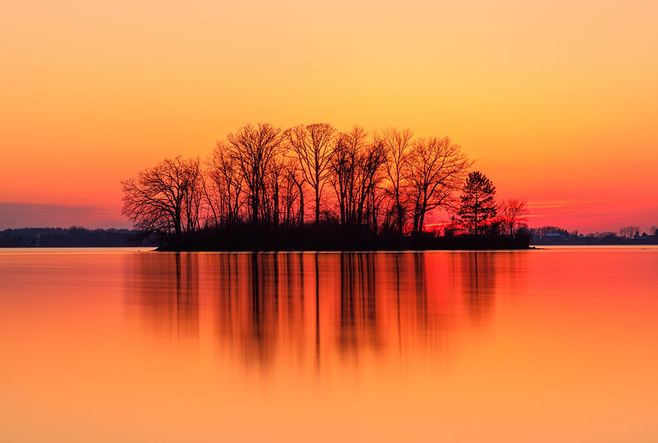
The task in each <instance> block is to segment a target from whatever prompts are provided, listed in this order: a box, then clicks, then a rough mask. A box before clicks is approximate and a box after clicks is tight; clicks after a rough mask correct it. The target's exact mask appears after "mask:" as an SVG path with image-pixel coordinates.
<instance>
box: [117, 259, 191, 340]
mask: <svg viewBox="0 0 658 443" xmlns="http://www.w3.org/2000/svg"><path fill="white" fill-rule="evenodd" d="M128 273H129V274H130V278H128V279H127V280H126V281H127V282H128V287H127V291H126V293H127V296H126V305H127V307H128V309H129V311H133V310H134V311H137V312H138V314H139V317H140V318H142V319H143V321H144V323H145V324H147V325H148V327H150V328H153V329H155V330H156V331H157V332H158V333H160V334H164V335H166V336H170V337H190V336H194V337H195V336H198V333H199V267H198V260H197V255H194V254H187V253H171V254H169V253H167V254H158V255H157V256H156V255H153V254H139V255H137V256H136V260H135V262H134V263H131V267H130V268H129V269H128Z"/></svg>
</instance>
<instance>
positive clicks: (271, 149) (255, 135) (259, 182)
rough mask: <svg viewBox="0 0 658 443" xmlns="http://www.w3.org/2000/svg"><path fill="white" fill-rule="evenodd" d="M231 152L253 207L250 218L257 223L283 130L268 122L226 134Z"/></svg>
mask: <svg viewBox="0 0 658 443" xmlns="http://www.w3.org/2000/svg"><path fill="white" fill-rule="evenodd" d="M226 139H227V141H228V144H227V147H228V149H229V155H230V156H231V157H232V158H233V160H234V161H235V163H236V165H237V167H238V170H239V171H240V174H241V175H242V178H243V179H244V181H245V184H246V185H247V186H246V188H247V189H246V190H247V196H248V198H249V202H250V206H251V221H252V224H253V225H254V226H257V225H258V220H259V216H260V213H261V210H262V208H261V204H262V202H263V199H264V194H265V186H266V175H267V174H268V172H269V171H270V166H271V163H272V161H273V160H274V157H275V156H276V155H277V154H278V153H279V151H280V149H281V129H280V128H275V127H274V126H272V125H271V124H269V123H259V124H258V125H257V126H256V127H254V126H252V125H251V124H248V125H246V126H243V127H242V128H240V129H238V131H237V132H236V133H235V134H233V133H231V134H229V135H227V136H226Z"/></svg>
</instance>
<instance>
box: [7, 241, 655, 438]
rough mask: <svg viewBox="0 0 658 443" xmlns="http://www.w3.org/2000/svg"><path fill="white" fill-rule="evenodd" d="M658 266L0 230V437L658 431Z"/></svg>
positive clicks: (591, 258) (563, 252)
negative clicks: (211, 246) (17, 236)
mask: <svg viewBox="0 0 658 443" xmlns="http://www.w3.org/2000/svg"><path fill="white" fill-rule="evenodd" d="M656 269H658V248H649V249H644V248H565V249H562V248H559V249H558V248H554V249H547V250H541V251H496V252H482V251H478V252H469V251H462V252H447V251H436V252H425V253H416V252H403V253H370V254H367V253H366V254H358V253H343V254H328V253H320V254H315V253H271V254H262V253H259V254H251V253H249V254H223V253H189V254H186V253H181V254H168V253H152V252H149V253H140V252H136V251H123V252H121V251H119V252H115V251H93V250H92V251H78V250H63V251H55V250H44V251H18V252H14V251H0V281H1V282H2V285H0V354H1V355H3V356H6V357H7V358H5V359H3V362H2V364H1V365H0V380H2V388H1V389H0V393H1V395H0V417H3V420H1V421H0V441H1V442H5V441H7V442H23V441H67V442H68V441H99V440H100V441H107V442H141V441H157V442H180V441H195V442H216V441H279V440H282V441H287V442H288V441H290V442H307V441H313V442H335V441H344V440H346V441H361V440H364V439H367V440H373V441H378V442H399V441H413V442H430V441H462V442H482V441H486V442H510V441H524V442H525V441H528V442H540V441H542V442H548V441H551V442H552V441H564V440H567V441H579V442H599V441H624V442H626V441H632V442H648V441H652V442H653V441H658V429H657V428H656V425H655V421H656V420H655V411H656V410H657V409H658V400H657V399H658V382H657V381H656V373H657V372H658V357H656V355H655V354H656V353H655V347H656V342H658V322H656V319H657V318H658V298H657V297H656V294H658V273H656ZM126 320H127V321H126ZM620 405H623V407H620ZM474 423H476V424H477V426H474V425H473V424H474ZM547 424H550V426H547Z"/></svg>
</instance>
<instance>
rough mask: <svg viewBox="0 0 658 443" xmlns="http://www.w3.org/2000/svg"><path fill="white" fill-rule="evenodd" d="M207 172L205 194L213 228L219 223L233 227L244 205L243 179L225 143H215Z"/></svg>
mask: <svg viewBox="0 0 658 443" xmlns="http://www.w3.org/2000/svg"><path fill="white" fill-rule="evenodd" d="M207 171H208V172H207V174H208V178H209V180H208V181H207V188H208V189H207V191H206V194H207V198H208V201H209V204H210V209H211V211H212V213H213V216H214V219H215V226H219V225H220V223H221V224H223V225H224V226H225V227H231V226H234V225H235V224H236V223H237V222H238V221H239V219H240V209H241V208H242V206H243V204H244V190H243V188H244V179H243V177H242V174H241V173H240V168H239V166H238V163H237V160H236V159H235V158H234V157H233V156H231V155H230V149H229V147H228V146H227V144H226V143H225V142H217V145H216V146H215V149H214V150H213V152H212V155H211V157H210V160H209V161H208V170H207ZM211 191H212V192H211Z"/></svg>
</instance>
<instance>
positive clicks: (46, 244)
mask: <svg viewBox="0 0 658 443" xmlns="http://www.w3.org/2000/svg"><path fill="white" fill-rule="evenodd" d="M138 239H141V241H138ZM155 240H156V239H155V238H149V237H148V236H147V237H144V236H142V235H141V232H140V231H136V230H130V229H93V230H91V229H85V228H81V227H77V226H72V227H70V228H20V229H5V230H4V231H0V247H2V248H50V247H87V248H93V247H96V248H98V247H126V246H136V245H137V244H140V245H143V246H157V243H156V241H155Z"/></svg>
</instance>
